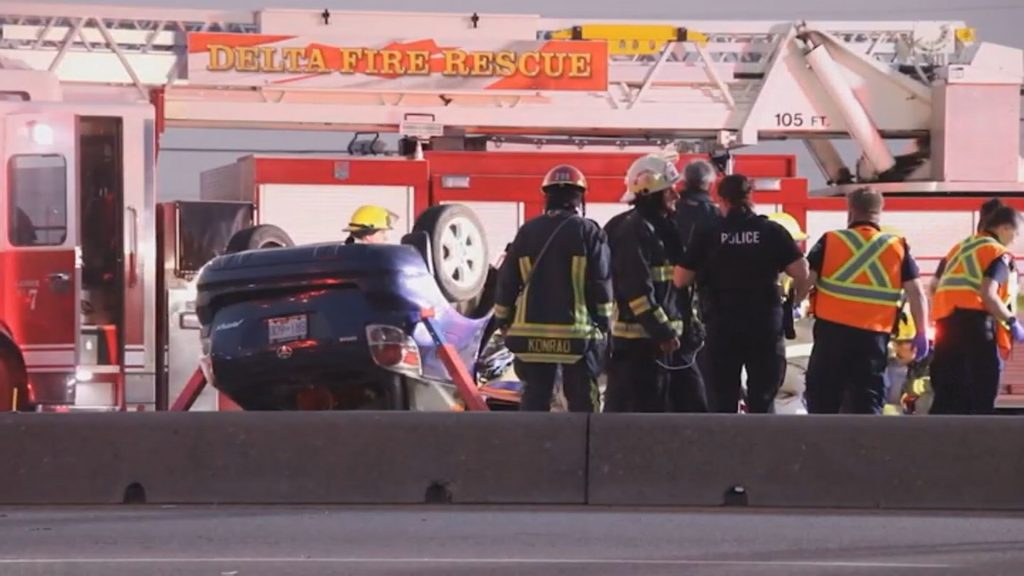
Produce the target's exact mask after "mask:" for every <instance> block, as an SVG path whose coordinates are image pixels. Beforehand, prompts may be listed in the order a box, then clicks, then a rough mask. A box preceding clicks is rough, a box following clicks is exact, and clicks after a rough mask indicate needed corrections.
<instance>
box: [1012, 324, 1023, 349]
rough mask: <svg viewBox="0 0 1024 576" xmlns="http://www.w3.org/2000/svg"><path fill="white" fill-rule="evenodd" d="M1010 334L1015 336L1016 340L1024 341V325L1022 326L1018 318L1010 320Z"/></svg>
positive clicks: (1014, 339)
mask: <svg viewBox="0 0 1024 576" xmlns="http://www.w3.org/2000/svg"><path fill="white" fill-rule="evenodd" d="M1010 334H1011V335H1012V336H1013V341H1014V342H1017V343H1020V342H1024V326H1021V325H1020V322H1018V321H1017V319H1016V318H1013V319H1012V320H1010Z"/></svg>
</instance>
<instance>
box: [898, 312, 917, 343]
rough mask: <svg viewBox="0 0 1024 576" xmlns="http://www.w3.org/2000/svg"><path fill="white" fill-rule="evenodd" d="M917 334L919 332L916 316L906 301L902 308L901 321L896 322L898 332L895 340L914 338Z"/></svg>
mask: <svg viewBox="0 0 1024 576" xmlns="http://www.w3.org/2000/svg"><path fill="white" fill-rule="evenodd" d="M915 334H917V328H916V327H915V326H914V316H913V315H912V314H911V313H910V305H909V304H906V303H904V304H903V308H901V309H900V315H899V322H898V323H897V324H896V334H895V337H894V338H893V340H898V341H902V340H908V341H909V340H913V339H914V335H915Z"/></svg>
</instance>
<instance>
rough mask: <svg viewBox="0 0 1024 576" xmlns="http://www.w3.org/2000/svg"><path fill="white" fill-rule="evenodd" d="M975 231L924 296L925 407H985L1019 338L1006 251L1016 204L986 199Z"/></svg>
mask: <svg viewBox="0 0 1024 576" xmlns="http://www.w3.org/2000/svg"><path fill="white" fill-rule="evenodd" d="M986 205H987V207H988V209H987V210H986V212H987V218H986V219H985V221H984V222H983V223H982V226H981V228H982V230H981V231H980V232H979V233H978V234H975V235H973V236H971V237H969V238H967V239H966V240H963V241H962V242H959V243H958V244H957V245H956V246H954V247H953V249H952V250H950V251H949V254H948V255H947V256H946V262H947V265H946V267H945V273H944V274H943V275H942V278H941V279H940V280H939V283H938V287H937V289H936V291H935V300H934V302H932V314H933V316H934V317H935V319H936V328H937V330H936V338H935V356H934V357H933V358H932V363H931V385H932V390H933V391H934V394H935V396H934V399H933V401H932V407H931V411H930V414H991V413H992V412H993V411H994V410H995V400H996V396H997V394H998V392H999V377H1000V374H1001V373H1002V361H1001V359H1000V356H1002V357H1003V358H1005V357H1006V355H1007V354H1009V352H1010V348H1011V340H1014V341H1016V342H1021V341H1024V327H1022V326H1021V324H1020V322H1019V321H1018V320H1017V316H1016V315H1015V314H1014V308H1015V306H1016V302H1015V301H1016V292H1017V289H1016V288H1017V277H1016V276H1017V274H1016V268H1015V266H1014V260H1013V256H1012V255H1011V254H1010V252H1009V250H1007V248H1006V247H1007V246H1008V245H1010V244H1012V243H1013V242H1014V240H1015V239H1016V238H1017V228H1018V224H1019V218H1018V214H1017V211H1016V210H1015V209H1014V208H1013V207H1011V206H1005V205H1003V204H1002V203H1001V202H999V200H995V201H994V202H992V201H990V202H989V203H986Z"/></svg>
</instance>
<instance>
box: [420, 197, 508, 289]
mask: <svg viewBox="0 0 1024 576" xmlns="http://www.w3.org/2000/svg"><path fill="white" fill-rule="evenodd" d="M413 231H414V232H426V233H427V235H428V236H430V247H431V252H432V260H433V262H434V278H435V279H436V280H437V284H438V286H439V287H440V288H441V293H442V294H444V297H445V298H446V299H448V301H449V302H453V303H458V302H465V301H467V300H472V299H474V298H476V297H477V296H479V295H480V292H481V291H482V290H483V289H484V284H485V283H486V282H487V272H488V270H490V254H489V253H488V250H487V236H486V234H485V233H484V227H483V224H482V223H481V222H480V219H479V218H477V216H476V214H474V213H473V211H472V210H470V209H469V208H468V207H466V206H463V205H461V204H444V205H441V206H433V207H431V208H428V209H427V210H426V212H424V213H423V214H421V215H420V217H419V218H417V219H416V223H415V225H413Z"/></svg>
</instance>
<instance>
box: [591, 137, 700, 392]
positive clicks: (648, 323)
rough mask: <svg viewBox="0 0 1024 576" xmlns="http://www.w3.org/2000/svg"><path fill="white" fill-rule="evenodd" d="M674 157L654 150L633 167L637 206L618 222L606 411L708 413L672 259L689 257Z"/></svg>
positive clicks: (631, 191) (630, 182)
mask: <svg viewBox="0 0 1024 576" xmlns="http://www.w3.org/2000/svg"><path fill="white" fill-rule="evenodd" d="M673 161H674V158H672V157H670V156H662V155H656V154H650V155H647V156H643V157H641V158H639V159H637V160H636V161H635V162H634V163H633V165H632V166H630V168H629V171H628V172H627V174H626V186H627V197H626V199H627V200H629V201H632V202H633V203H634V205H635V210H634V211H633V212H632V213H631V214H629V215H628V216H626V217H625V218H624V219H623V220H622V221H621V222H619V223H618V225H616V226H615V227H614V237H612V238H610V239H609V241H610V243H611V247H612V278H613V280H612V286H613V288H614V290H615V303H616V306H615V322H613V324H612V354H611V361H610V365H609V370H608V388H607V392H606V396H607V402H606V404H605V411H606V412H622V411H634V412H664V411H666V410H670V411H676V412H706V411H707V399H706V398H705V395H704V384H703V382H702V381H701V377H700V372H699V371H698V370H697V367H696V365H695V362H694V361H693V359H692V358H685V357H684V355H683V354H681V353H680V350H679V349H680V341H679V337H680V335H681V334H682V332H683V321H682V314H681V312H680V310H679V307H678V304H679V301H678V296H679V294H678V291H677V290H675V288H674V287H673V286H672V264H673V263H674V262H676V261H678V259H679V258H681V256H682V244H681V242H680V237H679V230H678V228H677V227H676V226H675V222H674V220H673V214H672V213H673V212H674V209H675V203H676V200H677V199H678V192H676V190H675V185H676V183H677V182H678V181H679V172H678V170H676V167H675V164H674V163H673Z"/></svg>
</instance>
